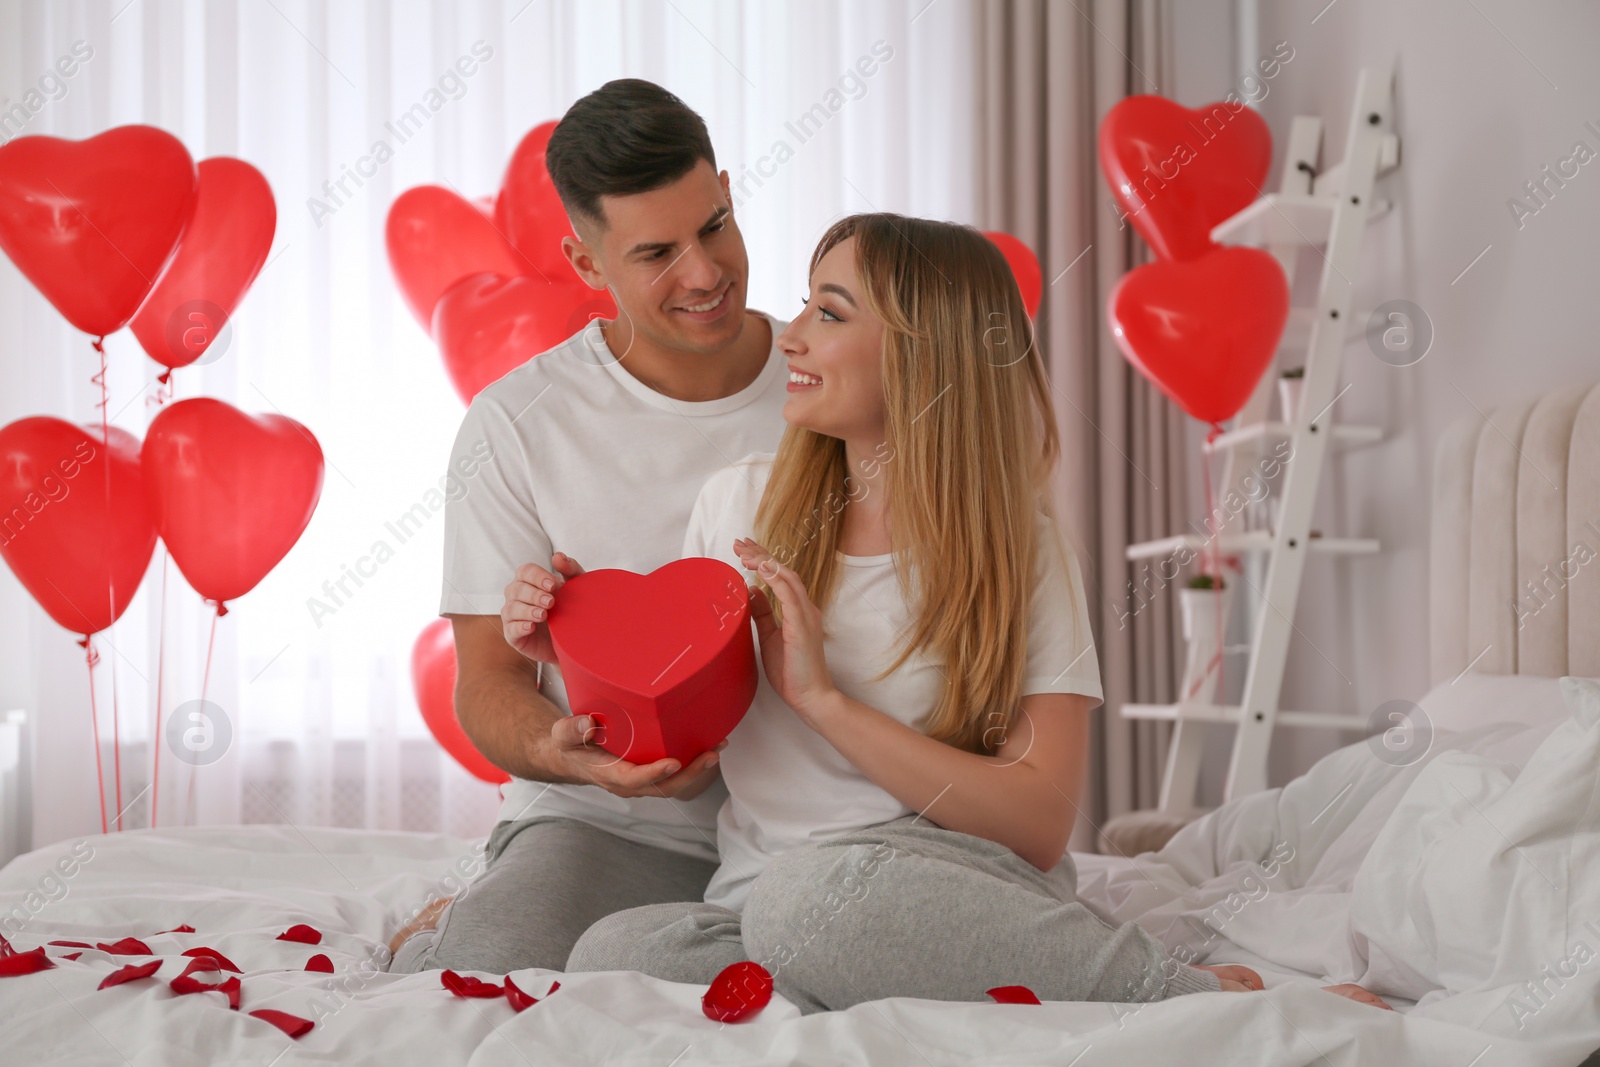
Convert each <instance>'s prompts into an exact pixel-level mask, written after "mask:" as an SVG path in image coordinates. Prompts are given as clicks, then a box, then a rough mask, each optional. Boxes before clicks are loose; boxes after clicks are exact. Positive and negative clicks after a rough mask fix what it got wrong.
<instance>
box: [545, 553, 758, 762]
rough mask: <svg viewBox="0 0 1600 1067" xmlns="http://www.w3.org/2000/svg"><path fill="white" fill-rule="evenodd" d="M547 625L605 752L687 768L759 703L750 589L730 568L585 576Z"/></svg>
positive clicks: (578, 707) (566, 592) (559, 601)
mask: <svg viewBox="0 0 1600 1067" xmlns="http://www.w3.org/2000/svg"><path fill="white" fill-rule="evenodd" d="M549 624H550V639H551V643H552V644H553V645H554V646H555V652H556V659H557V661H558V662H559V663H560V666H561V678H562V681H563V682H565V684H566V689H567V703H568V705H569V707H571V709H572V714H574V715H589V716H592V717H593V718H594V719H595V720H596V722H597V723H600V724H601V725H603V726H604V728H605V729H604V732H603V734H602V738H603V740H602V741H601V742H600V746H601V747H602V748H604V749H605V750H606V751H607V752H610V753H612V754H614V755H616V756H620V757H621V758H623V759H625V760H627V761H629V762H630V763H653V762H655V761H656V760H659V759H664V758H668V757H670V758H672V759H675V760H678V761H680V763H681V764H682V765H684V766H687V765H688V763H689V761H690V760H692V759H694V758H695V757H696V756H698V755H699V754H700V753H702V752H705V751H706V750H707V749H711V748H715V747H716V746H717V745H718V744H719V743H720V742H721V741H722V739H723V738H725V737H727V736H728V734H729V733H731V732H732V731H733V728H734V727H735V726H737V725H738V724H739V720H740V719H742V718H744V714H745V712H746V711H748V710H749V708H750V702H751V700H753V699H754V698H755V693H756V660H755V639H754V637H753V635H752V634H751V632H750V599H749V592H748V590H747V588H746V586H745V583H744V579H743V576H742V575H740V574H739V572H738V571H736V570H734V569H733V568H732V567H730V566H728V564H726V563H723V562H721V561H720V560H715V559H703V558H693V559H681V560H678V561H676V562H674V563H669V564H667V565H666V566H664V567H659V568H657V569H656V570H654V571H651V572H650V573H649V574H635V573H633V572H632V571H625V570H597V571H589V572H586V573H584V574H580V575H578V576H577V577H576V578H571V579H568V580H567V582H566V583H565V584H564V585H562V586H561V588H560V589H559V590H557V592H556V602H555V605H554V607H552V608H551V609H550V623H549Z"/></svg>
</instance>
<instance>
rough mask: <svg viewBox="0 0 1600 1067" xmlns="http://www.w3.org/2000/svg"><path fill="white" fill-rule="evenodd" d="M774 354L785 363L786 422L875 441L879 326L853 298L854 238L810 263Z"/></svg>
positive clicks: (879, 410)
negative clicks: (804, 292) (802, 295)
mask: <svg viewBox="0 0 1600 1067" xmlns="http://www.w3.org/2000/svg"><path fill="white" fill-rule="evenodd" d="M778 347H779V348H780V349H782V350H783V354H784V355H785V356H787V357H788V360H789V400H788V403H786V404H784V405H783V417H784V420H785V421H786V422H788V423H789V424H790V425H792V426H803V427H805V428H806V429H808V430H814V431H816V432H817V433H820V434H826V435H827V436H829V437H838V438H842V439H844V440H847V441H861V442H868V443H872V442H878V441H881V440H882V439H883V428H884V407H883V322H882V320H880V319H879V318H878V317H877V316H876V315H874V314H873V313H872V312H871V311H870V310H868V308H867V301H866V297H865V295H864V294H863V293H862V291H861V282H860V279H859V278H858V277H857V275H856V240H855V238H854V237H851V238H847V239H845V240H843V241H840V242H839V243H838V244H836V245H834V246H833V247H832V248H831V249H829V250H828V254H827V255H825V256H823V257H822V262H820V263H818V264H817V269H816V270H815V271H814V272H813V273H812V275H811V294H810V297H809V298H808V299H807V301H806V306H805V309H804V310H803V311H801V313H800V314H798V315H796V316H795V318H794V321H793V322H791V323H789V327H788V329H786V330H784V331H783V333H782V334H781V335H780V336H779V337H778Z"/></svg>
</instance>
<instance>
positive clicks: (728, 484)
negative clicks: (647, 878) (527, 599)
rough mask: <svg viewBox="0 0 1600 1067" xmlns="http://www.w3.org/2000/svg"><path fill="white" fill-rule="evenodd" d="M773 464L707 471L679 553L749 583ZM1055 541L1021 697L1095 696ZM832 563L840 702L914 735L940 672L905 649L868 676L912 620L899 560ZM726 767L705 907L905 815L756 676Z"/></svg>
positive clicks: (1072, 572)
mask: <svg viewBox="0 0 1600 1067" xmlns="http://www.w3.org/2000/svg"><path fill="white" fill-rule="evenodd" d="M772 458H773V457H772V455H771V454H765V455H752V456H749V457H747V458H746V459H744V460H743V461H741V462H740V463H738V464H736V465H735V466H734V467H733V468H731V469H728V470H723V471H719V472H718V473H717V474H715V475H713V476H712V477H711V479H710V480H709V481H708V482H707V483H706V486H705V488H704V489H702V490H701V491H700V496H699V499H698V500H696V501H695V506H694V515H693V517H692V518H690V520H689V530H688V533H687V534H686V535H685V537H684V549H683V554H684V555H685V556H710V557H712V558H715V559H720V560H723V561H724V562H727V563H729V564H731V565H732V566H734V567H736V568H738V569H739V570H740V572H741V573H743V574H746V575H749V576H751V577H753V576H754V575H753V574H752V572H750V571H746V570H744V568H743V567H742V565H741V564H740V563H739V559H738V557H737V556H736V555H735V554H734V552H733V542H734V541H735V540H736V539H738V538H740V537H753V536H754V535H755V514H756V505H757V504H758V503H759V502H760V500H761V492H762V490H763V489H764V488H765V487H766V484H767V479H768V477H769V476H770V474H771V472H772ZM835 521H837V520H835ZM1039 523H1040V531H1041V537H1042V538H1054V536H1055V531H1054V528H1053V526H1052V524H1051V522H1050V520H1049V519H1048V518H1047V517H1046V516H1045V515H1043V514H1042V513H1041V514H1040V516H1039ZM1053 544H1054V542H1053V541H1051V540H1042V541H1041V545H1040V551H1039V553H1038V555H1039V563H1038V566H1037V568H1036V581H1035V583H1034V586H1033V604H1032V607H1031V610H1030V615H1029V622H1028V651H1027V658H1026V661H1025V665H1024V669H1023V674H1022V695H1024V696H1027V695H1029V694H1033V693H1082V694H1084V695H1087V696H1091V697H1094V698H1095V699H1096V700H1097V701H1098V700H1100V699H1102V693H1101V689H1100V664H1099V661H1098V659H1097V657H1096V655H1095V650H1094V638H1093V635H1092V634H1091V632H1090V630H1089V612H1088V604H1087V602H1086V599H1085V596H1084V592H1083V589H1084V586H1083V578H1082V575H1081V573H1080V571H1079V568H1078V562H1077V560H1076V559H1073V558H1071V557H1070V556H1069V555H1066V554H1065V553H1061V552H1056V551H1055V550H1054V548H1053ZM841 562H842V563H843V565H844V566H843V570H842V572H841V575H840V578H839V584H838V588H837V589H836V590H835V592H834V595H833V599H832V600H831V601H830V602H829V604H828V607H827V610H826V611H825V612H824V613H823V625H824V627H825V630H826V635H825V637H824V640H823V651H824V654H825V655H826V657H827V661H828V671H829V673H830V674H831V675H832V676H833V681H834V684H835V685H837V686H838V688H839V691H840V692H842V693H844V694H845V695H846V696H848V697H852V698H853V699H855V700H859V701H860V702H861V703H863V704H866V705H867V706H868V707H871V708H876V709H878V710H879V711H881V712H883V713H884V714H886V715H890V716H892V717H894V718H895V719H898V720H899V721H901V722H903V723H905V724H906V725H908V726H911V727H914V728H916V729H918V730H921V729H923V727H924V725H925V722H926V718H927V716H928V714H929V713H930V712H932V710H933V709H934V707H935V705H936V704H937V703H938V698H939V693H940V690H941V689H942V688H943V686H944V676H943V674H942V673H941V671H940V669H939V667H938V665H936V664H935V662H934V661H933V660H931V659H930V658H928V657H927V656H924V655H921V654H913V655H912V656H911V657H910V658H909V659H907V660H906V662H905V663H903V664H902V665H901V666H900V668H899V669H898V670H896V671H895V672H894V673H893V674H891V675H889V676H888V677H887V678H883V679H881V680H874V678H875V676H876V675H877V674H879V673H880V672H881V671H882V670H883V669H884V668H885V667H887V666H888V665H889V664H890V663H892V662H893V661H894V657H895V656H896V655H897V654H898V652H899V649H900V645H899V642H900V641H902V640H903V635H904V634H905V633H906V632H907V631H908V629H909V627H910V624H911V622H912V619H913V612H912V609H911V607H910V606H909V605H908V604H907V603H906V601H905V598H904V597H902V596H901V593H900V586H899V582H898V581H897V579H896V577H895V572H894V557H893V556H892V555H891V554H886V555H881V556H842V557H841ZM758 662H759V661H758ZM721 766H722V778H723V781H724V782H725V783H726V785H727V788H728V793H729V797H728V801H727V803H726V804H724V805H723V807H722V812H721V814H720V815H719V816H718V819H717V843H718V846H719V847H720V849H721V852H722V866H721V867H719V868H718V869H717V873H716V874H714V875H713V876H712V878H711V884H710V885H708V886H707V887H706V893H705V899H706V902H707V903H710V904H720V905H722V906H723V907H726V908H731V909H733V910H734V911H740V910H742V909H743V907H744V901H745V897H746V896H747V895H748V893H749V890H750V883H751V882H752V881H753V880H754V879H755V876H756V875H757V874H759V873H760V872H761V870H762V868H764V867H765V866H766V865H767V864H768V863H769V862H771V861H772V860H773V859H774V858H775V857H777V856H779V855H781V854H782V853H784V852H787V851H789V850H790V849H793V848H796V847H799V846H801V845H805V844H809V843H813V842H817V841H825V840H828V839H829V838H833V837H837V836H839V835H840V834H844V833H848V832H850V831H853V830H859V829H861V828H863V827H867V826H875V825H877V824H879V823H883V822H888V821H889V820H890V819H897V818H900V817H901V816H904V815H909V814H911V809H910V808H908V807H906V806H905V805H904V804H902V803H900V801H899V800H897V799H895V797H894V796H893V795H891V794H890V793H888V792H887V791H885V790H884V789H883V788H881V787H880V786H878V785H877V784H876V783H874V782H873V781H872V779H870V778H868V777H867V776H866V775H865V774H863V773H861V772H860V771H859V770H857V769H856V767H855V765H854V764H852V763H851V762H850V761H849V760H847V759H845V757H844V756H843V755H841V754H840V753H839V751H838V750H837V749H835V748H834V747H833V746H832V745H830V744H829V743H828V742H827V741H826V740H825V739H824V738H823V736H822V735H821V734H819V733H817V732H816V731H815V730H813V729H811V727H809V726H807V725H806V724H805V722H804V721H803V720H802V719H801V718H800V716H799V715H797V714H796V713H795V712H794V711H793V710H792V709H791V708H790V707H789V706H788V705H787V704H785V703H784V702H783V701H782V700H781V699H780V698H779V697H778V694H777V693H776V692H775V691H774V690H773V688H772V686H771V685H770V684H768V682H767V678H766V671H765V669H762V670H761V682H760V685H759V686H758V687H757V689H756V696H755V702H754V703H753V704H752V705H751V706H750V710H749V711H748V712H746V713H745V716H744V718H743V719H741V720H740V722H739V725H738V726H736V727H734V730H733V733H731V734H730V735H729V736H728V747H727V748H726V749H724V750H723V752H722V759H721Z"/></svg>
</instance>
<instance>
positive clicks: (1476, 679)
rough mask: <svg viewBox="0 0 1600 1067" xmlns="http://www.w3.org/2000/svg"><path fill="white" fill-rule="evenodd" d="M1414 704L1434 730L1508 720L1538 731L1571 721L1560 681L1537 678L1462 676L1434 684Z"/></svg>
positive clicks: (1453, 728) (1533, 676) (1519, 676)
mask: <svg viewBox="0 0 1600 1067" xmlns="http://www.w3.org/2000/svg"><path fill="white" fill-rule="evenodd" d="M1419 706H1420V707H1421V708H1422V710H1423V712H1424V713H1425V714H1426V715H1427V717H1428V722H1429V723H1430V724H1431V725H1432V727H1433V729H1434V730H1435V731H1443V730H1456V731H1459V730H1475V729H1477V728H1478V727H1480V726H1488V725H1489V724H1491V723H1500V722H1513V723H1518V724H1519V725H1523V726H1537V727H1542V728H1543V729H1542V730H1541V733H1543V732H1548V731H1549V730H1553V729H1555V728H1556V727H1557V726H1559V725H1561V723H1563V722H1565V721H1566V720H1568V719H1570V718H1571V717H1572V709H1571V708H1569V707H1568V706H1567V702H1566V699H1565V698H1564V697H1563V696H1562V693H1561V680H1560V679H1559V678H1546V677H1543V676H1541V675H1537V674H1463V675H1462V676H1461V677H1459V678H1457V679H1456V680H1455V681H1452V682H1440V683H1439V684H1438V685H1436V686H1434V687H1433V688H1432V689H1430V690H1429V691H1428V695H1427V696H1425V697H1423V698H1422V700H1421V701H1420V702H1419Z"/></svg>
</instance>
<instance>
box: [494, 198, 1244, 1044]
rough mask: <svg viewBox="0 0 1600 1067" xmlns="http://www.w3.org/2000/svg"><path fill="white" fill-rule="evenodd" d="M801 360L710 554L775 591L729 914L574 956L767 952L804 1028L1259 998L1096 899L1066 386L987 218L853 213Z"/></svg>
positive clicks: (596, 962) (745, 757)
mask: <svg viewBox="0 0 1600 1067" xmlns="http://www.w3.org/2000/svg"><path fill="white" fill-rule="evenodd" d="M778 344H779V346H780V347H781V348H782V349H783V351H784V353H785V354H786V355H787V356H788V359H789V365H790V371H791V375H790V385H789V390H790V393H791V396H790V399H789V401H788V403H787V404H786V405H785V407H784V418H785V420H786V421H787V422H788V423H789V428H788V430H787V432H786V434H785V436H784V438H783V440H782V443H781V445H780V447H779V451H778V452H777V454H776V455H775V456H752V457H749V458H747V459H745V460H743V461H741V462H739V463H737V464H734V465H733V466H732V467H731V468H730V469H728V470H726V471H723V472H721V473H720V474H718V475H717V476H715V477H714V478H713V479H712V480H711V481H710V482H708V483H707V485H706V487H705V489H704V490H703V491H702V492H701V494H700V498H699V500H698V501H697V503H696V506H695V512H694V517H693V519H692V520H691V523H690V529H689V533H688V536H687V539H686V543H685V552H686V554H691V555H711V556H721V557H726V558H728V559H729V560H730V561H736V562H737V563H738V564H740V565H742V566H743V567H745V568H746V569H748V570H750V571H752V572H754V574H755V575H756V576H757V577H758V579H759V582H760V586H761V591H759V592H758V591H756V590H752V605H753V609H754V615H755V620H756V627H757V632H758V635H759V638H760V642H761V662H762V667H763V678H762V681H761V685H760V687H759V690H758V693H757V696H756V698H755V702H754V704H753V705H752V707H751V708H750V710H749V712H748V713H747V714H746V716H745V718H744V719H743V720H742V721H741V722H740V724H739V726H738V727H737V728H736V729H735V730H734V731H733V733H732V734H731V735H730V736H729V738H728V741H727V747H726V749H725V750H724V751H723V753H722V758H721V766H722V774H723V778H724V780H725V781H726V783H727V786H728V790H729V794H730V799H729V801H728V802H727V803H726V804H725V805H724V807H723V809H722V812H721V815H720V819H719V823H718V846H719V850H720V852H721V856H722V860H723V862H722V865H721V867H720V868H719V869H718V871H717V873H716V875H715V876H714V877H713V878H712V880H711V884H710V885H709V886H708V887H707V890H706V895H705V902H704V903H700V904H695V903H683V904H676V903H675V904H660V905H651V906H648V907H643V908H635V909H631V910H628V911H623V912H618V913H616V914H614V915H612V916H609V917H608V918H606V919H603V920H601V921H600V922H598V923H596V924H595V925H594V926H592V927H591V928H590V929H589V930H588V931H587V932H586V933H585V934H584V935H583V937H582V938H581V939H580V940H579V941H578V943H577V945H576V946H575V947H574V948H573V951H572V955H571V958H570V960H569V961H568V970H569V971H583V970H619V969H636V970H641V971H644V972H645V973H648V974H651V975H654V976H656V977H660V978H666V979H671V980H676V981H686V982H699V983H705V982H709V981H710V980H711V979H712V978H713V977H714V976H715V975H716V974H717V973H718V972H719V971H720V970H721V969H722V968H724V967H726V966H728V965H729V964H732V963H735V962H738V961H740V960H744V959H747V958H748V959H752V960H755V961H757V962H760V963H762V964H764V965H765V966H766V968H767V969H768V970H769V971H771V972H772V974H773V976H774V979H775V981H776V986H777V989H778V991H779V992H780V993H782V994H784V995H785V996H787V997H788V998H789V999H790V1000H792V1001H794V1002H795V1003H796V1004H798V1005H799V1006H800V1008H801V1010H802V1011H803V1012H812V1011H818V1010H825V1009H838V1008H845V1007H849V1006H850V1005H852V1004H855V1003H859V1002H860V1001H863V1000H872V999H877V998H881V997H888V996H916V997H927V998H934V999H945V1000H983V999H986V995H985V991H986V990H988V989H990V988H992V987H995V986H1002V985H1014V984H1020V985H1026V986H1028V987H1029V988H1031V989H1032V990H1033V991H1034V992H1035V993H1037V994H1038V995H1039V996H1040V997H1042V998H1044V999H1047V1000H1114V1001H1149V1000H1159V999H1163V998H1165V997H1170V996H1176V995H1179V994H1183V993H1193V992H1203V991H1209V990H1217V989H1226V990H1236V991H1243V990H1249V989H1259V988H1260V987H1261V981H1260V978H1259V976H1258V975H1256V974H1255V972H1253V971H1251V970H1249V969H1248V968H1243V967H1190V966H1187V965H1186V964H1184V963H1181V962H1179V961H1178V960H1176V959H1174V958H1173V957H1172V956H1170V955H1169V954H1168V953H1167V951H1166V950H1165V948H1164V947H1163V946H1162V945H1161V943H1160V942H1158V941H1156V940H1155V939H1154V938H1152V937H1151V936H1150V935H1148V934H1147V933H1145V932H1144V931H1143V930H1141V929H1139V928H1138V927H1137V926H1135V925H1134V924H1131V923H1130V924H1126V925H1124V926H1123V927H1122V928H1120V929H1114V928H1112V927H1110V926H1109V925H1107V924H1106V923H1104V922H1103V921H1101V920H1100V919H1099V918H1098V917H1096V916H1095V915H1094V914H1093V913H1092V912H1090V911H1089V910H1088V909H1087V908H1085V907H1084V906H1083V905H1081V904H1079V903H1078V902H1077V901H1076V899H1075V889H1076V885H1075V883H1076V874H1075V870H1074V868H1073V864H1072V861H1071V859H1070V857H1068V856H1067V855H1066V854H1065V849H1066V844H1067V839H1068V836H1069V834H1070V833H1071V830H1072V826H1073V822H1074V818H1075V815H1076V811H1077V809H1076V806H1075V805H1074V803H1073V800H1072V798H1073V797H1075V796H1076V795H1077V794H1078V792H1079V786H1080V784H1081V781H1082V774H1083V768H1084V754H1085V749H1086V745H1087V738H1088V714H1089V712H1090V711H1092V710H1093V709H1094V708H1095V707H1096V706H1097V705H1098V704H1099V703H1100V702H1101V690H1100V683H1099V677H1098V674H1099V671H1098V665H1097V662H1096V658H1095V653H1094V647H1093V644H1092V639H1091V636H1090V631H1089V624H1088V616H1087V610H1086V600H1085V596H1084V592H1083V583H1082V579H1081V576H1080V574H1079V572H1078V568H1077V566H1076V563H1075V561H1073V560H1072V558H1071V556H1070V554H1068V553H1067V552H1065V551H1064V550H1063V548H1062V547H1061V545H1060V541H1059V537H1058V536H1057V534H1056V527H1055V524H1054V522H1053V520H1052V519H1051V517H1050V514H1049V510H1048V499H1049V494H1048V491H1047V480H1048V478H1049V475H1050V472H1051V469H1052V466H1053V463H1054V460H1055V458H1056V452H1057V439H1056V432H1055V423H1054V417H1053V413H1052V409H1051V405H1050V395H1049V386H1048V382H1047V380H1046V377H1045V371H1044V367H1043V364H1042V361H1041V360H1040V357H1039V354H1038V353H1037V352H1036V351H1035V350H1034V347H1033V342H1032V330H1031V325H1030V323H1029V321H1028V318H1027V316H1026V314H1025V313H1024V311H1023V309H1022V302H1021V297H1020V295H1019V294H1018V291H1017V288H1016V284H1015V281H1014V280H1013V278H1012V276H1011V272H1010V269H1009V268H1008V266H1007V265H1006V262H1005V260H1004V259H1003V258H1002V256H1001V255H1000V253H999V251H998V249H996V248H995V247H994V246H993V245H992V244H991V243H990V242H988V241H987V240H986V239H985V238H984V237H983V236H982V235H981V234H979V233H978V232H977V231H975V230H973V229H971V228H969V227H963V226H956V225H951V224H946V223H939V222H931V221H926V220H920V219H910V218H904V217H900V216H895V215H886V214H874V215H858V216H854V217H851V218H847V219H844V220H842V221H840V222H839V223H837V224H836V225H834V226H833V228H832V229H830V230H829V232H828V233H827V235H826V236H824V238H823V239H822V242H821V243H820V244H819V246H818V248H817V250H816V253H815V254H814V256H813V258H812V263H811V295H810V299H809V300H808V301H807V308H806V310H805V312H804V313H803V314H802V315H801V316H799V317H798V318H796V319H795V320H794V322H793V323H791V324H790V326H789V327H788V329H787V330H785V331H784V333H783V335H782V336H781V337H780V338H779V341H778ZM752 533H753V534H754V537H751V536H748V535H750V534H752ZM508 607H509V605H508ZM521 610H523V611H524V613H523V614H521V615H518V616H517V617H520V618H525V619H528V620H529V621H530V623H535V624H536V623H537V622H538V621H539V620H542V618H543V614H544V613H543V611H542V610H538V609H533V607H532V605H531V604H530V605H527V606H526V607H525V608H523V609H521ZM508 617H511V613H509V612H508Z"/></svg>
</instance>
